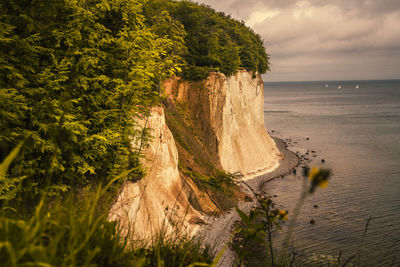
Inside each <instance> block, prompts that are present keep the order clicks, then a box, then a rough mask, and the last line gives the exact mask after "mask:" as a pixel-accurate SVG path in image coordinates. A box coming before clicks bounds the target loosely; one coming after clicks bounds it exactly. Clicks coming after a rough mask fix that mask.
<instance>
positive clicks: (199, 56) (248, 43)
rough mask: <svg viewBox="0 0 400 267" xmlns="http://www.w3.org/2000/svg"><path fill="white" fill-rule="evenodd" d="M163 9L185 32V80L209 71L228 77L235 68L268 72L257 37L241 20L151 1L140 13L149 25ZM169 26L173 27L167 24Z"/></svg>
mask: <svg viewBox="0 0 400 267" xmlns="http://www.w3.org/2000/svg"><path fill="white" fill-rule="evenodd" d="M165 10H166V11H168V13H169V14H170V15H171V17H172V19H174V20H177V21H178V22H179V23H181V24H182V25H183V26H184V29H185V32H186V35H185V38H184V39H185V45H186V48H187V52H186V53H184V54H183V57H184V59H185V62H186V63H187V65H186V66H185V69H184V72H183V76H184V77H185V78H187V79H193V80H198V79H204V78H205V77H206V76H207V74H208V73H209V71H215V70H216V71H221V72H222V73H224V74H226V75H228V76H230V75H232V74H235V73H236V72H237V71H238V69H239V68H243V69H246V70H248V71H253V72H258V73H265V72H266V71H267V70H269V65H268V64H269V62H268V60H269V56H268V55H267V53H266V51H265V48H264V46H263V41H262V40H261V37H260V36H259V35H258V34H256V33H255V32H254V31H253V30H252V29H251V28H249V27H247V26H246V25H245V23H244V21H238V20H235V19H233V18H231V17H230V16H229V15H228V16H227V15H225V14H224V13H223V12H216V11H215V10H213V9H212V8H211V7H209V6H206V5H199V4H196V3H193V2H190V1H172V0H152V1H146V3H145V4H144V14H145V16H146V17H147V19H148V21H149V22H150V23H151V24H153V23H156V22H157V15H158V14H160V13H162V12H165ZM169 25H175V24H174V22H173V21H169ZM165 26H167V25H165ZM168 27H169V29H173V27H170V26H168Z"/></svg>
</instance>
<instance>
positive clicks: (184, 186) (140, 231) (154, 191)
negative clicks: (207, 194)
mask: <svg viewBox="0 0 400 267" xmlns="http://www.w3.org/2000/svg"><path fill="white" fill-rule="evenodd" d="M164 87H165V93H166V95H167V97H168V98H169V99H170V100H171V101H172V103H178V102H180V103H186V106H187V107H188V110H187V112H188V113H190V117H191V118H192V123H193V127H194V128H193V129H196V131H197V132H196V135H198V136H196V138H198V140H200V141H201V142H202V143H203V147H204V149H206V150H207V151H208V153H209V154H210V155H211V156H210V158H211V159H212V160H213V161H214V163H213V164H216V165H217V166H218V167H220V168H222V169H223V170H225V171H228V172H231V173H241V174H243V175H244V176H245V178H246V177H247V178H249V177H251V176H254V175H257V174H261V173H262V172H267V171H271V170H273V169H274V168H275V167H276V166H278V161H279V158H280V157H281V156H280V153H279V151H278V149H277V148H276V145H275V143H274V141H273V140H272V139H271V138H270V136H269V135H268V133H267V131H266V129H265V126H264V111H263V103H264V89H263V82H262V79H261V76H259V75H258V76H257V77H255V78H253V75H252V74H251V73H249V72H246V71H239V72H238V73H237V74H236V75H235V76H231V77H229V78H226V76H225V75H223V74H221V73H211V74H210V75H209V77H208V78H207V79H206V80H205V81H201V82H187V81H184V80H181V79H180V78H175V79H170V80H168V81H166V82H165V84H164ZM141 127H148V128H150V129H151V135H152V136H153V139H152V141H151V142H150V144H149V146H148V147H146V148H145V150H144V151H143V152H144V154H145V155H146V159H144V160H143V165H144V168H145V169H146V176H145V177H144V178H143V179H142V180H140V181H138V182H135V183H133V182H127V183H126V184H125V185H124V186H123V188H122V189H121V191H120V193H119V195H118V197H117V200H116V202H115V203H114V205H113V206H112V208H111V210H110V214H109V219H110V220H117V221H118V222H119V226H120V228H121V230H122V231H123V234H130V235H131V237H132V238H133V239H135V240H137V239H149V238H152V237H154V235H155V234H157V233H158V232H159V231H160V230H162V229H164V230H165V231H167V232H173V231H176V230H177V229H176V227H177V226H178V227H180V229H179V230H185V231H188V232H193V230H194V229H196V227H197V225H196V222H200V221H201V218H202V215H201V214H200V212H198V211H197V210H195V209H194V208H193V207H192V206H191V205H190V203H189V200H188V199H189V198H193V195H196V197H197V201H198V203H200V206H202V209H203V211H206V210H207V206H209V207H208V209H210V210H213V209H214V208H215V207H214V206H213V204H212V203H211V201H209V200H207V199H202V198H201V197H199V196H201V195H202V192H198V189H197V188H196V186H195V185H194V183H193V182H191V181H185V180H184V179H183V178H182V177H180V174H179V171H178V150H177V147H176V144H175V141H174V138H173V135H172V133H171V131H170V130H169V128H168V126H167V124H166V122H165V115H164V110H163V108H162V107H155V108H153V109H152V112H151V116H150V117H149V119H148V120H147V124H146V120H143V121H142V122H141ZM132 145H133V146H135V147H138V146H139V144H138V143H133V144H132ZM188 188H191V190H188ZM196 190H197V191H196ZM193 192H194V193H193ZM190 194H191V195H190ZM207 203H208V204H207ZM204 207H205V208H204Z"/></svg>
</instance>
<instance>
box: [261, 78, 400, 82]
mask: <svg viewBox="0 0 400 267" xmlns="http://www.w3.org/2000/svg"><path fill="white" fill-rule="evenodd" d="M368 81H400V78H390V79H359V80H358V79H351V80H350V79H344V80H295V81H263V82H264V83H299V82H325V83H329V82H368Z"/></svg>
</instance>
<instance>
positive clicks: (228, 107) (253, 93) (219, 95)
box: [165, 71, 280, 177]
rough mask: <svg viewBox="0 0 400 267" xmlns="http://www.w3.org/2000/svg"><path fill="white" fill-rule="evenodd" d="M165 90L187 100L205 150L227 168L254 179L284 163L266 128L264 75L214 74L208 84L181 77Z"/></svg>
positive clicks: (229, 170)
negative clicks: (279, 162) (279, 163)
mask: <svg viewBox="0 0 400 267" xmlns="http://www.w3.org/2000/svg"><path fill="white" fill-rule="evenodd" d="M165 92H166V94H167V95H168V96H169V97H170V98H172V99H173V100H174V102H178V103H187V105H188V111H189V112H190V113H191V116H192V121H193V123H194V124H195V125H194V127H195V128H197V131H198V132H199V135H200V139H202V141H203V143H205V144H206V146H205V149H207V150H208V152H209V153H210V154H211V155H212V156H213V158H214V159H216V160H217V163H218V164H219V165H220V166H221V167H222V169H223V170H225V171H228V172H231V173H240V174H242V175H244V176H247V177H251V176H253V175H255V174H259V173H262V172H267V171H271V170H272V169H274V168H275V167H276V166H277V165H278V160H279V158H280V153H279V151H278V149H277V148H276V146H275V143H274V141H273V140H272V139H271V138H270V136H269V135H268V133H267V131H266V129H265V126H264V109H263V108H264V83H263V81H262V79H261V76H260V75H256V76H255V77H254V76H253V74H252V73H250V72H247V71H239V72H238V73H237V74H236V75H234V76H230V77H228V78H227V77H226V76H225V75H224V74H222V73H211V74H210V75H209V76H208V78H207V79H206V80H205V81H202V82H188V81H184V80H182V79H180V78H175V79H171V80H168V81H167V82H166V83H165Z"/></svg>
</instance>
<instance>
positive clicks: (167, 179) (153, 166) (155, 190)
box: [109, 107, 201, 240]
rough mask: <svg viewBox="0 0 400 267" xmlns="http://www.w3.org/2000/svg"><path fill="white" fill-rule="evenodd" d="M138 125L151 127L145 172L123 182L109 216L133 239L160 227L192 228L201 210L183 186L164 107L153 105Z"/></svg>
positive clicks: (134, 144) (136, 143)
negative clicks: (149, 112) (138, 178)
mask: <svg viewBox="0 0 400 267" xmlns="http://www.w3.org/2000/svg"><path fill="white" fill-rule="evenodd" d="M139 127H140V128H143V127H147V128H149V129H151V136H152V141H151V142H150V143H149V145H148V146H145V147H144V150H143V154H144V155H145V158H144V159H143V161H142V163H143V167H144V169H145V171H146V176H145V177H144V178H143V179H141V180H140V181H137V182H135V183H133V182H126V183H125V185H124V186H123V187H122V188H121V190H120V194H119V195H118V197H117V200H116V202H115V203H114V205H113V206H112V208H111V210H110V213H109V219H110V220H111V221H114V220H117V221H118V223H119V226H120V228H121V230H122V234H123V235H126V234H128V233H129V234H131V235H132V237H133V238H134V239H135V240H138V239H139V240H146V239H149V238H151V237H153V236H154V235H155V234H156V233H158V232H159V231H160V230H164V231H165V232H166V233H172V232H174V231H180V230H182V231H192V230H193V228H194V225H195V224H190V223H189V222H197V221H199V220H201V219H200V218H201V214H200V213H199V212H198V211H196V210H195V209H193V208H192V207H191V205H190V203H189V201H188V198H187V196H186V193H185V192H184V190H183V182H184V181H183V180H182V179H181V177H180V175H179V172H178V151H177V148H176V145H175V142H174V139H173V136H172V134H171V132H170V130H169V129H168V127H167V125H166V123H165V116H164V110H163V108H162V107H155V108H152V110H151V116H150V117H148V118H144V119H143V120H142V121H140V123H139ZM139 142H140V141H137V142H136V141H133V144H132V145H133V146H134V147H138V146H140V143H139ZM177 228H179V229H177Z"/></svg>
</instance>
